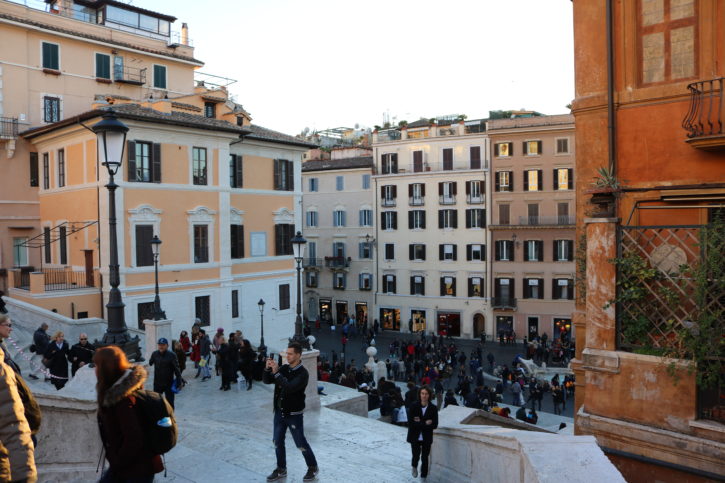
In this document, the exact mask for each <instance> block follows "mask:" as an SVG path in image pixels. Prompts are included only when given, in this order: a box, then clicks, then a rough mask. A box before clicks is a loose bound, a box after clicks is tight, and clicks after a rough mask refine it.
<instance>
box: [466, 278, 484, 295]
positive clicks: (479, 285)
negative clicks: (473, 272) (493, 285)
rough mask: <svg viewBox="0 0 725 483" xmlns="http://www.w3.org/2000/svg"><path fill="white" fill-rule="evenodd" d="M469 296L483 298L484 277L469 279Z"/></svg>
mask: <svg viewBox="0 0 725 483" xmlns="http://www.w3.org/2000/svg"><path fill="white" fill-rule="evenodd" d="M468 296H469V297H483V278H482V277H469V278H468Z"/></svg>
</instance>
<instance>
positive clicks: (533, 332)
mask: <svg viewBox="0 0 725 483" xmlns="http://www.w3.org/2000/svg"><path fill="white" fill-rule="evenodd" d="M528 321H529V340H531V339H533V338H534V337H536V336H537V335H539V318H538V317H529V318H528Z"/></svg>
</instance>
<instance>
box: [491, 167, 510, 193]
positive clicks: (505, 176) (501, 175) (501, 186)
mask: <svg viewBox="0 0 725 483" xmlns="http://www.w3.org/2000/svg"><path fill="white" fill-rule="evenodd" d="M495 181H496V185H495V187H494V190H495V191H513V190H514V172H513V171H497V172H496V178H495Z"/></svg>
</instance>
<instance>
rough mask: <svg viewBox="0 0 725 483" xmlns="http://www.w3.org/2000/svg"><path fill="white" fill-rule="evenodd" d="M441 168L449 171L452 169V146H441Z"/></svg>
mask: <svg viewBox="0 0 725 483" xmlns="http://www.w3.org/2000/svg"><path fill="white" fill-rule="evenodd" d="M442 154H443V170H444V171H451V170H452V169H453V148H443V152H442Z"/></svg>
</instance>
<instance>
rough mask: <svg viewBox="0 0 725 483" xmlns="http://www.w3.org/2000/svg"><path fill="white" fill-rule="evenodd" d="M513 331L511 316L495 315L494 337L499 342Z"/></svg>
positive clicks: (512, 318)
mask: <svg viewBox="0 0 725 483" xmlns="http://www.w3.org/2000/svg"><path fill="white" fill-rule="evenodd" d="M513 331H514V317H513V315H497V316H496V337H498V339H499V340H501V339H502V338H503V339H505V338H506V336H508V335H509V334H511V333H513Z"/></svg>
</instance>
